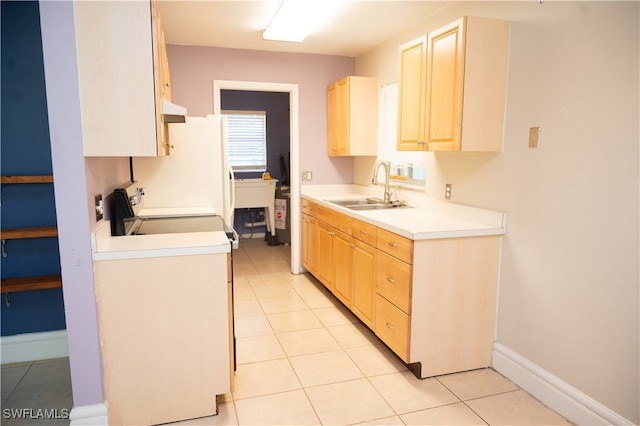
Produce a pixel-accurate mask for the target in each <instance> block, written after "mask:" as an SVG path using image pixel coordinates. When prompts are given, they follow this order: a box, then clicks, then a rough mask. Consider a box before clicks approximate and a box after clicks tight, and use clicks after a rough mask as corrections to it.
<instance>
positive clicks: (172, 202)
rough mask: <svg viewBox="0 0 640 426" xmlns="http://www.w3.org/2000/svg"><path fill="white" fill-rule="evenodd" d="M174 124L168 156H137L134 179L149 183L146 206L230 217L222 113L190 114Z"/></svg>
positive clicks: (171, 127) (146, 184) (145, 183)
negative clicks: (171, 147) (216, 114)
mask: <svg viewBox="0 0 640 426" xmlns="http://www.w3.org/2000/svg"><path fill="white" fill-rule="evenodd" d="M186 120H187V121H186V123H176V124H171V126H170V132H171V143H172V145H173V146H174V147H175V148H174V149H173V150H172V152H171V155H169V156H167V157H159V158H156V157H149V158H146V157H145V158H134V159H133V170H134V179H136V180H138V181H140V182H141V183H142V184H144V185H145V187H146V189H147V194H146V196H145V209H167V208H179V209H180V210H181V211H184V212H185V213H186V214H188V213H190V212H192V213H215V214H219V215H223V216H224V217H225V219H226V218H227V217H228V211H229V200H230V198H229V196H228V195H226V194H228V192H229V190H228V189H227V186H228V177H227V178H226V179H225V175H226V174H227V173H226V170H227V167H226V163H227V162H228V160H227V158H226V149H223V144H222V139H223V138H222V128H221V120H220V116H214V115H208V116H206V117H187V119H186Z"/></svg>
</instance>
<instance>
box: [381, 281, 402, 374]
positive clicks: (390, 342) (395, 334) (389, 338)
mask: <svg viewBox="0 0 640 426" xmlns="http://www.w3.org/2000/svg"><path fill="white" fill-rule="evenodd" d="M375 332H376V335H377V336H378V337H379V338H380V339H382V341H383V342H385V343H386V344H387V346H389V348H391V350H392V351H394V352H395V353H396V354H397V355H398V356H399V357H400V358H402V360H403V361H404V362H409V315H407V314H405V313H404V312H402V311H401V310H400V309H398V308H397V307H396V306H395V305H393V304H392V303H391V302H389V301H388V300H387V299H385V298H384V297H382V296H380V295H379V294H377V295H376V319H375Z"/></svg>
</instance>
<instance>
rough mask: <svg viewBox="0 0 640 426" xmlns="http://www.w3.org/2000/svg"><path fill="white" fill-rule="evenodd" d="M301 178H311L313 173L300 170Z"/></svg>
mask: <svg viewBox="0 0 640 426" xmlns="http://www.w3.org/2000/svg"><path fill="white" fill-rule="evenodd" d="M302 180H313V173H311V172H302Z"/></svg>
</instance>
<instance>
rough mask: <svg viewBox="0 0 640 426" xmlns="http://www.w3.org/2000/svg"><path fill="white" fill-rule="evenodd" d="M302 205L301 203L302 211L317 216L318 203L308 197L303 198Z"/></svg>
mask: <svg viewBox="0 0 640 426" xmlns="http://www.w3.org/2000/svg"><path fill="white" fill-rule="evenodd" d="M300 205H301V209H302V213H304V214H308V215H309V216H313V217H315V216H316V215H315V210H316V206H317V204H316V203H314V202H313V201H309V200H307V199H306V198H303V199H302V202H301V203H300Z"/></svg>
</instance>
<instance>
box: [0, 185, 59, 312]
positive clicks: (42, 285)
mask: <svg viewBox="0 0 640 426" xmlns="http://www.w3.org/2000/svg"><path fill="white" fill-rule="evenodd" d="M0 183H2V184H3V185H5V184H34V183H53V176H47V175H43V176H2V177H1V181H0ZM57 236H58V228H57V227H56V226H29V227H24V228H2V229H1V230H0V239H1V240H2V255H3V256H7V246H6V241H7V240H16V239H22V238H50V237H57ZM60 287H62V277H61V276H60V275H59V274H56V275H37V276H25V277H17V278H2V283H1V292H2V293H5V294H6V295H7V306H9V305H10V299H9V293H12V292H16V291H32V290H46V289H51V288H60Z"/></svg>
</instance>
